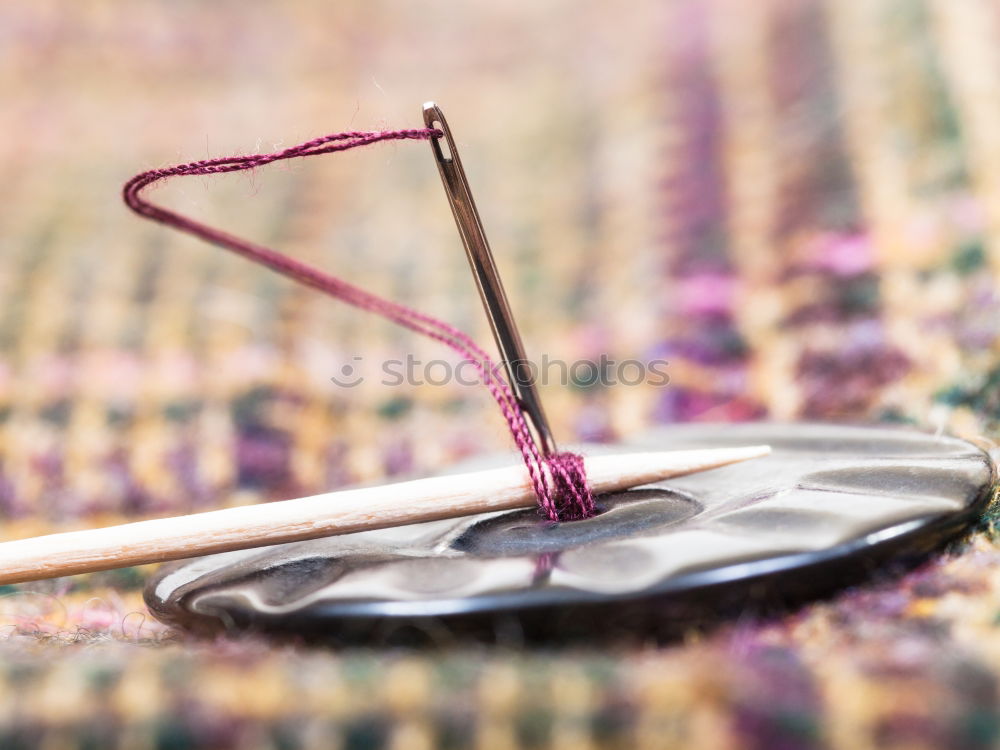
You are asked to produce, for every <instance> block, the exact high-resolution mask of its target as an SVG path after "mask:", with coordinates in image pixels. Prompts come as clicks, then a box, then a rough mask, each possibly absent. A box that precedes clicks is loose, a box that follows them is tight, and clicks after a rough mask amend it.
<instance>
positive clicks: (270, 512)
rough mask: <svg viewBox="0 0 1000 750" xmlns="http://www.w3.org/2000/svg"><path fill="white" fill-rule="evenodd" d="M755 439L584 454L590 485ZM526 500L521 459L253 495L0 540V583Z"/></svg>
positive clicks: (754, 453) (673, 467)
mask: <svg viewBox="0 0 1000 750" xmlns="http://www.w3.org/2000/svg"><path fill="white" fill-rule="evenodd" d="M769 452H770V448H769V447H768V446H766V445H757V446H750V447H740V448H711V449H699V450H685V451H669V452H650V453H625V454H621V453H619V454H608V455H600V456H591V457H587V458H585V459H584V462H585V465H586V469H587V478H588V481H589V482H590V484H591V487H592V488H593V490H594V491H595V493H598V494H604V493H608V492H619V491H621V490H624V489H628V488H629V487H638V486H641V485H645V484H651V483H653V482H659V481H662V480H664V479H669V478H671V477H676V476H681V475H684V474H693V473H695V472H698V471H707V470H709V469H715V468H719V467H721V466H726V465H728V464H732V463H736V462H739V461H746V460H748V459H751V458H759V457H761V456H766V455H767V454H768V453H769ZM534 504H535V498H534V493H533V491H532V488H531V485H530V483H529V482H528V479H527V475H526V472H525V470H524V467H523V466H508V467H504V468H501V469H491V470H487V471H478V472H473V473H469V474H453V475H446V476H437V477H430V478H427V479H416V480H412V481H409V482H399V483H396V484H386V485H380V486H377V487H362V488H358V489H350V490H342V491H338V492H329V493H327V494H324V495H315V496H313V497H302V498H298V499H295V500H282V501H279V502H273V503H264V504H261V505H248V506H243V507H237V508H226V509H223V510H214V511H208V512H205V513H193V514H190V515H186V516H177V517H175V518H160V519H154V520H150V521H137V522H135V523H127V524H122V525H120V526H109V527H106V528H102V529H89V530H85V531H69V532H65V533H61V534H50V535H48V536H41V537H34V538H31V539H20V540H17V541H12V542H4V543H0V583H2V584H7V583H20V582H23V581H32V580H39V579H42V578H55V577H58V576H65V575H74V574H77V573H88V572H93V571H97V570H109V569H112V568H124V567H129V566H131V565H144V564H146V563H154V562H164V561H166V560H178V559H182V558H186V557H196V556H198V555H205V554H211V553H215V552H228V551H231V550H237V549H250V548H253V547H265V546H268V545H272V544H280V543H284V542H296V541H303V540H306V539H317V538H319V537H324V536H334V535H337V534H349V533H352V532H357V531H369V530H373V529H383V528H388V527H392V526H402V525H404V524H411V523H421V522H424V521H436V520H441V519H444V518H455V517H458V516H466V515H471V514H474V513H485V512H491V511H500V510H513V509H517V508H530V507H533V505H534Z"/></svg>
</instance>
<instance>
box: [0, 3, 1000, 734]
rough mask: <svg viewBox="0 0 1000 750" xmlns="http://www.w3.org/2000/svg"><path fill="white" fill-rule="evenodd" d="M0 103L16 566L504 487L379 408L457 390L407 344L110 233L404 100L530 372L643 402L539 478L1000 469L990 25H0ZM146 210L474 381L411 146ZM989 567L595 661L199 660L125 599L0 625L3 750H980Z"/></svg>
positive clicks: (459, 312) (360, 19) (21, 592)
mask: <svg viewBox="0 0 1000 750" xmlns="http://www.w3.org/2000/svg"><path fill="white" fill-rule="evenodd" d="M0 91H3V94H4V96H3V106H0V132H2V133H3V135H4V137H3V139H2V140H0V517H2V519H3V520H2V524H0V529H2V532H3V535H4V536H5V537H7V538H14V537H20V536H25V535H30V534H37V533H44V532H48V531H55V530H61V529H68V528H79V527H84V526H92V525H103V524H107V523H113V522H117V521H121V520H124V519H130V518H139V517H149V516H154V515H165V514H174V513H180V512H187V511H191V510H200V509H208V508H214V507H223V506H227V505H238V504H245V503H252V502H264V501H268V500H272V499H279V498H287V497H292V496H295V495H301V494H309V493H315V492H320V491H323V490H326V489H330V488H334V487H337V486H341V485H344V484H346V483H351V482H357V481H371V480H378V479H382V478H385V477H388V476H392V475H401V474H408V473H413V472H431V471H435V470H438V469H441V468H443V467H446V466H448V465H449V464H450V463H452V462H454V461H456V460H459V459H461V458H464V457H467V456H471V455H475V454H479V453H483V452H489V451H498V450H507V449H509V445H508V442H507V441H508V438H507V437H506V434H505V429H504V426H503V423H502V421H501V420H500V419H499V418H498V417H497V415H496V414H495V413H494V408H495V407H494V406H493V405H492V403H491V402H490V400H489V397H488V396H487V395H485V394H484V393H483V392H480V390H479V389H477V388H474V387H469V386H461V385H457V384H448V385H430V384H424V385H406V384H403V385H395V386H387V385H385V384H383V383H382V382H381V380H382V373H381V372H380V368H381V367H383V364H382V363H384V362H387V361H396V360H405V358H406V357H407V356H408V355H412V357H413V358H415V360H419V362H420V363H421V364H420V365H418V366H417V369H416V372H417V374H418V376H419V375H420V374H423V375H424V376H425V377H424V379H425V380H429V379H430V377H426V376H428V375H431V373H430V372H429V371H428V370H427V369H426V365H427V363H429V362H432V361H435V360H441V363H440V364H437V365H435V367H437V368H438V371H440V370H441V369H442V368H445V367H446V366H447V363H451V364H452V365H454V361H453V359H451V358H449V355H448V354H447V353H446V352H445V351H443V350H441V349H440V348H438V347H437V346H436V345H435V344H434V343H433V342H425V341H423V340H420V339H417V338H415V337H413V336H412V335H410V334H408V333H407V332H405V331H400V330H396V329H394V328H392V327H391V326H390V325H389V324H387V323H384V322H382V321H380V320H376V319H372V318H370V317H368V316H365V315H363V314H361V313H359V312H357V311H355V310H353V309H350V308H346V307H344V306H342V305H338V304H337V303H335V302H332V301H330V300H327V299H324V298H322V297H320V296H318V295H316V294H314V293H312V292H309V291H305V290H302V289H300V288H297V287H296V286H294V285H292V284H291V283H288V282H286V281H284V280H282V279H280V278H277V277H276V276H274V275H271V274H269V273H268V272H266V271H263V270H261V269H258V268H256V267H254V266H252V265H250V264H248V263H246V262H243V261H241V260H239V259H237V258H232V257H229V256H227V255H225V254H223V253H222V252H221V251H219V250H216V249H214V248H209V247H206V246H203V245H200V244H198V243H197V242H195V241H194V240H191V239H189V238H186V237H183V236H179V235H177V234H174V233H171V232H169V231H168V230H165V229H163V228H161V227H157V226H152V225H149V224H147V223H144V222H141V221H139V220H138V219H136V218H135V217H134V216H132V215H130V214H129V213H128V212H127V211H126V209H125V208H124V207H123V206H122V205H121V202H120V199H119V190H120V187H121V185H122V183H123V182H124V181H125V180H126V179H128V178H129V177H130V176H131V175H132V174H134V173H136V172H138V171H141V170H144V169H147V168H151V167H156V166H164V165H167V164H172V163H175V162H180V161H187V160H194V159H200V158H206V157H211V156H222V155H226V154H230V153H237V152H239V153H252V152H256V151H265V150H266V151H270V150H274V149H275V148H280V147H281V146H282V145H286V146H287V145H291V144H293V143H297V142H300V141H303V140H306V139H308V138H310V137H314V136H317V135H321V134H324V133H327V132H332V131H338V130H344V129H348V128H356V129H371V128H378V127H383V126H384V127H390V128H397V127H418V126H420V124H421V119H420V105H421V103H422V102H423V101H424V100H426V99H431V98H433V99H435V100H437V101H438V102H439V103H440V104H441V105H442V107H443V108H444V110H445V112H446V113H447V115H448V117H449V121H450V123H451V125H452V127H453V129H454V130H455V133H456V136H457V138H458V140H459V147H460V148H461V149H462V156H463V160H464V162H465V166H466V169H467V171H468V172H469V176H470V179H471V181H472V183H473V186H474V188H475V191H476V194H477V199H478V201H479V204H480V210H481V212H482V214H483V219H484V222H485V224H486V227H487V230H488V232H489V234H490V238H491V242H492V244H493V247H494V250H495V252H496V254H497V256H498V262H499V264H500V266H501V271H502V272H503V274H504V278H505V280H506V284H507V286H508V291H509V293H510V295H511V298H512V300H511V301H512V305H513V307H514V309H515V311H516V313H517V317H518V320H519V322H520V325H521V328H522V331H523V333H524V335H525V338H526V343H527V346H528V349H529V351H530V352H533V353H536V354H538V355H539V356H540V355H541V354H542V353H545V354H546V355H548V356H549V357H550V358H553V359H558V360H561V361H565V362H567V363H573V362H576V361H578V360H585V359H586V360H596V359H599V358H600V356H601V355H602V354H604V355H607V357H609V358H611V359H613V360H615V361H624V360H629V359H637V360H640V361H649V360H651V359H657V358H662V359H666V360H668V361H669V363H670V364H669V368H668V370H669V374H670V379H671V381H670V383H669V385H668V386H666V387H659V386H654V385H649V384H642V385H632V386H624V385H621V386H617V387H602V386H601V385H600V384H598V383H594V382H592V380H591V379H588V378H586V377H577V378H575V379H573V378H570V381H569V382H567V383H560V382H550V383H549V384H548V385H546V386H545V387H544V388H543V398H544V399H545V402H546V406H547V410H548V412H549V415H550V418H551V419H552V421H553V423H554V429H555V431H556V433H557V434H558V435H559V436H561V437H562V438H563V439H564V440H566V441H567V442H568V441H569V440H571V439H576V440H581V441H608V440H614V439H615V437H616V436H619V435H625V434H631V433H634V432H637V431H640V430H642V429H643V428H645V427H647V426H651V425H653V424H658V423H665V422H673V421H687V420H713V421H727V420H744V419H756V418H767V417H771V418H777V419H792V418H811V419H847V420H853V421H873V420H876V421H892V422H907V423H913V424H916V425H919V426H921V427H924V428H928V429H946V430H950V431H952V432H955V433H956V434H959V435H964V436H968V437H973V438H976V439H978V440H983V441H987V442H988V441H990V440H992V439H994V438H995V437H996V435H997V430H998V429H1000V356H998V354H1000V292H998V282H1000V128H998V127H997V123H998V122H1000V7H998V6H997V5H996V3H994V2H992V1H991V0H825V1H823V0H669V1H668V2H652V1H648V2H639V3H632V4H629V5H628V6H627V8H624V9H623V7H622V6H617V7H614V6H612V5H611V4H604V3H597V2H589V1H588V2H573V1H571V0H554V1H553V2H548V3H532V2H527V0H509V1H508V2H505V3H485V2H467V3H460V4H456V3H446V2H444V0H432V1H431V2H427V3H420V4H403V3H396V4H390V3H388V2H383V1H378V2H361V1H360V0H359V1H357V2H340V3H325V2H322V1H321V0H261V1H260V2H256V3H240V2H235V0H229V1H225V2H217V3H211V4H209V3H195V2H179V3H174V2H166V0H135V1H134V2H130V3H127V4H123V3H115V2H111V1H110V0H77V2H74V3H60V2H56V1H55V0H48V1H36V2H31V3H27V2H21V3H18V2H14V3H6V4H3V5H2V6H0ZM157 199H158V200H161V201H163V202H164V203H165V204H168V205H171V206H174V207H177V208H179V209H182V210H184V211H186V212H188V213H192V214H194V215H197V216H199V217H200V218H203V219H206V220H209V221H212V222H214V223H216V224H218V225H219V226H222V227H231V228H233V230H234V231H238V232H240V233H245V234H246V235H247V236H251V237H254V238H257V239H259V240H260V241H262V242H264V243H267V244H270V245H272V246H275V247H279V248H281V249H283V250H285V251H287V252H290V253H293V254H295V255H297V256H298V257H301V258H305V259H308V260H310V261H312V262H314V263H317V264H320V265H322V266H324V267H326V268H329V269H331V270H332V271H334V272H335V273H337V274H338V275H341V276H343V277H345V278H347V279H349V280H351V281H353V282H355V283H358V284H360V285H362V286H365V287H366V288H370V289H372V290H375V291H379V292H381V293H383V294H385V295H388V296H391V297H393V298H394V299H398V300H400V301H403V302H405V303H407V304H409V305H412V306H414V307H416V308H418V309H421V310H427V311H428V312H432V313H434V314H436V315H439V316H441V317H443V318H444V319H446V320H448V321H449V322H452V323H454V324H456V325H458V326H459V327H462V328H463V329H465V330H467V331H468V332H470V333H472V334H473V335H474V336H475V337H476V338H477V339H478V340H479V341H480V342H483V343H488V342H489V332H488V330H487V327H486V323H485V321H484V319H483V317H482V314H481V311H480V309H479V304H478V301H477V299H476V294H475V289H474V286H473V283H472V280H471V278H470V276H469V272H468V269H467V267H466V263H465V259H464V257H463V254H462V251H461V247H460V244H459V241H458V238H457V235H456V234H455V230H454V226H453V223H452V219H451V215H450V213H449V211H448V207H447V204H446V202H445V199H444V196H443V194H442V191H441V187H440V184H439V181H438V175H437V172H436V168H435V165H434V163H433V160H432V158H431V155H430V153H429V149H428V147H427V145H426V144H419V143H400V144H393V145H384V146H376V147H373V148H372V149H367V150H365V151H364V152H358V153H348V154H342V155H331V156H328V157H323V158H320V159H311V160H308V161H306V162H300V163H295V164H287V165H283V166H280V167H274V168H270V169H264V170H260V171H259V172H255V173H252V174H243V175H233V176H228V177H223V178H214V179H211V180H209V179H205V180H200V181H199V180H188V181H179V182H177V183H176V184H175V185H172V186H168V187H166V188H165V189H164V190H163V191H162V192H161V194H159V195H157ZM345 367H346V368H349V369H348V370H345V369H344V368H345ZM345 372H349V373H351V374H352V375H355V374H356V375H360V376H361V380H362V382H360V383H359V384H358V385H356V386H353V387H338V386H337V385H336V384H335V383H334V382H332V380H331V378H334V377H338V375H343V373H345ZM571 374H572V373H571ZM427 436H431V438H432V439H429V438H428V437H427ZM998 544H1000V542H998V541H997V540H996V537H995V535H994V533H993V525H992V521H991V519H990V518H987V519H984V522H983V524H982V526H981V528H979V529H978V530H976V531H975V532H974V533H973V534H972V535H971V536H970V537H969V538H968V539H967V540H965V542H964V543H963V544H961V545H957V546H956V547H954V548H953V549H951V550H949V551H948V552H947V553H945V554H942V555H941V556H939V557H937V558H935V559H933V560H931V561H930V562H928V563H927V564H926V565H924V566H923V567H922V568H921V569H919V570H917V571H915V572H913V573H910V574H908V575H907V576H905V577H903V578H899V579H888V580H885V581H878V582H875V583H872V584H871V585H869V586H865V587H861V588H858V589H854V590H851V591H848V592H846V593H844V594H842V595H841V596H838V597H836V598H834V599H833V600H830V601H824V602H819V603H816V604H814V605H811V606H809V607H806V608H804V609H801V610H797V611H794V612H790V613H787V614H786V615H783V616H780V617H776V618H770V619H766V620H765V619H758V618H755V617H754V616H752V614H750V613H748V614H747V616H746V617H745V618H742V619H740V620H739V621H738V622H728V623H723V624H721V625H720V626H718V627H716V628H713V629H711V630H707V631H705V630H699V631H692V632H691V633H690V635H689V636H688V637H686V638H684V639H682V640H681V641H680V642H676V643H667V644H653V643H650V644H645V645H643V646H642V647H629V648H622V649H620V650H619V651H613V652H611V653H609V652H608V650H607V649H604V648H595V649H593V650H592V651H588V650H586V649H583V650H575V651H573V652H572V653H567V652H564V651H561V650H558V649H555V650H553V649H548V650H544V651H542V650H538V649H533V648H531V647H528V646H525V647H522V648H518V649H513V650H512V649H510V648H499V647H496V648H493V647H490V648H487V647H478V648H477V647H472V646H469V645H468V644H464V645H463V644H454V643H451V642H449V641H448V640H447V639H444V640H443V641H442V642H441V643H440V644H439V645H438V646H437V647H435V648H434V649H432V650H429V651H415V652H396V651H379V650H364V651H360V650H358V651H354V650H349V651H334V650H329V649H323V648H318V647H309V646H305V645H297V646H296V645H290V644H284V645H281V646H271V645H268V644H266V643H263V642H260V641H256V640H251V639H243V638H239V637H232V638H227V639H222V640H220V641H218V642H210V643H209V642H203V641H196V640H193V639H190V638H189V637H186V636H185V635H184V634H183V633H178V632H173V631H170V630H168V629H167V628H165V627H163V626H161V625H159V624H157V623H155V622H153V621H151V620H150V619H149V618H148V616H147V615H146V613H145V610H144V607H143V605H142V603H141V598H140V591H141V587H142V584H143V581H144V580H145V577H146V575H147V574H148V572H149V571H148V570H145V569H133V570H127V571H118V572H110V573H104V574H95V575H91V576H82V577H77V578H73V579H65V580H59V581H54V582H46V583H40V584H30V585H27V584H26V585H21V586H10V587H4V588H3V589H2V590H0V625H2V626H3V628H2V630H0V633H2V634H3V635H2V637H0V657H2V658H0V696H2V700H0V747H3V748H21V747H24V748H28V747H45V748H77V747H79V748H94V747H100V748H114V747H119V748H133V747H136V748H140V747H141V748H212V749H213V750H214V749H217V748H230V747H233V748H234V747H240V748H244V747H245V748H262V749H263V748H266V749H268V750H270V749H272V748H275V749H277V748H280V749H281V750H285V749H286V748H329V747H343V748H383V747H384V748H421V747H434V746H443V747H452V748H465V747H478V748H494V747H496V748H515V747H537V748H569V747H572V748H586V747H593V748H603V747H615V748H617V747H621V748H626V747H627V748H659V747H697V748H768V749H771V750H773V749H777V748H838V749H840V748H843V749H844V750H847V749H850V750H858V749H863V748H874V747H879V748H884V747H899V748H903V747H905V748H963V749H969V748H988V747H995V746H997V745H998V743H1000V702H998V694H997V693H998V682H997V681H998V678H1000V634H998V632H997V622H1000V614H998V613H1000V600H998V598H997V594H998V590H1000V573H998V570H1000V566H998V563H1000V546H998Z"/></svg>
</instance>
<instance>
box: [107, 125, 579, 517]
mask: <svg viewBox="0 0 1000 750" xmlns="http://www.w3.org/2000/svg"><path fill="white" fill-rule="evenodd" d="M441 135H442V133H441V131H439V130H435V129H429V128H420V129H415V130H386V131H371V132H348V133H336V134H333V135H327V136H323V137H322V138H316V139H314V140H311V141H307V142H306V143H302V144H300V145H298V146H292V147H291V148H287V149H284V150H283V151H278V152H276V153H273V154H257V155H253V156H230V157H223V158H219V159H205V160H202V161H195V162H190V163H187V164H179V165H177V166H174V167H167V168H165V169H153V170H150V171H148V172H143V173H141V174H138V175H136V176H135V177H133V178H132V179H131V180H129V181H128V182H127V183H125V186H124V188H123V191H122V194H123V197H124V200H125V203H126V205H128V207H129V208H131V209H132V210H133V211H135V212H136V213H137V214H139V215H140V216H143V217H145V218H147V219H152V220H153V221H158V222H160V223H162V224H166V225H167V226H171V227H173V228H175V229H179V230H181V231H183V232H187V233H188V234H192V235H194V236H196V237H199V238H201V239H203V240H205V241H206V242H209V243H211V244H213V245H218V246H219V247H223V248H225V249H227V250H231V251H232V252H234V253H237V254H238V255H242V256H243V257H244V258H248V259H250V260H252V261H255V262H257V263H260V264H261V265H264V266H266V267H268V268H270V269H271V270H273V271H276V272H278V273H280V274H282V275H284V276H287V277H289V278H292V279H294V280H296V281H298V282H300V283H302V284H305V285H306V286H310V287H312V288H313V289H317V290H319V291H321V292H323V293H325V294H328V295H330V296H331V297H335V298H337V299H340V300H342V301H344V302H346V303H347V304H349V305H353V306H355V307H358V308H360V309H362V310H367V311H369V312H373V313H376V314H377V315H381V316H382V317H384V318H388V319H389V320H391V321H393V322H395V323H397V324H399V325H401V326H404V327H406V328H408V329H410V330H411V331H415V332H417V333H421V334H423V335H425V336H429V337H430V338H432V339H435V340H437V341H440V342H441V343H443V344H445V345H446V346H448V347H450V348H451V349H452V350H454V351H455V352H458V353H459V354H461V355H462V356H464V357H466V358H467V359H469V360H470V361H471V362H472V363H473V365H474V366H475V367H476V369H477V371H478V372H479V374H480V376H481V377H482V380H483V383H484V384H485V385H486V387H487V388H488V389H489V391H490V394H491V395H492V396H493V398H494V400H495V401H496V402H497V405H498V406H499V407H500V411H501V413H502V414H503V417H504V419H505V420H506V421H507V426H508V427H509V428H510V432H511V435H513V437H514V442H515V444H516V445H517V448H518V450H519V451H520V452H521V456H522V457H523V459H524V463H525V466H526V467H527V469H528V475H529V476H530V478H531V484H532V487H533V488H534V490H535V496H536V498H537V500H538V504H539V507H540V508H541V509H542V511H543V512H544V513H545V515H546V516H547V517H548V518H549V519H550V520H552V521H569V520H576V519H580V518H587V517H589V516H592V515H593V514H594V512H595V504H594V498H593V495H592V493H591V490H590V486H589V485H588V483H587V477H586V472H585V470H584V465H583V459H582V458H581V457H580V456H578V455H576V454H574V453H568V452H561V453H557V454H555V455H552V456H548V457H546V456H542V455H541V453H540V451H539V449H538V446H537V445H536V443H535V440H534V438H533V437H532V434H531V432H530V431H529V429H528V425H527V422H526V421H525V418H524V413H523V411H522V409H521V406H520V404H519V403H518V402H517V399H516V398H515V397H514V394H513V392H512V391H511V389H510V386H509V385H508V384H507V382H506V381H505V380H504V378H503V376H502V375H501V374H500V373H499V371H498V368H497V366H496V364H495V363H494V362H493V361H492V359H491V358H490V357H489V355H488V354H487V353H486V352H485V351H483V349H481V348H480V347H479V346H478V345H477V344H476V343H475V342H474V341H473V340H472V339H471V338H469V336H468V335H466V334H465V333H463V332H462V331H460V330H458V329H457V328H454V327H453V326H450V325H448V324H447V323H445V322H443V321H440V320H438V319H436V318H433V317H431V316H429V315H424V314H423V313H420V312H417V311H416V310H413V309H411V308H409V307H406V306H405V305H400V304H397V303H395V302H390V301H389V300H385V299H382V298H381V297H378V296H376V295H374V294H371V293H369V292H366V291H364V290H363V289H360V288H359V287H356V286H354V285H352V284H349V283H347V282H346V281H343V280H341V279H338V278H337V277H335V276H332V275H330V274H328V273H326V272H324V271H321V270H319V269H317V268H314V267H312V266H309V265H307V264H305V263H302V262H300V261H297V260H295V259H294V258H290V257H288V256H287V255H283V254H281V253H279V252H277V251H275V250H272V249H270V248H267V247H264V246H262V245H258V244H255V243H253V242H249V241H247V240H244V239H241V238H239V237H236V236H235V235H232V234H229V233H228V232H224V231H221V230H218V229H214V228H213V227H210V226H207V225H205V224H202V223H200V222H197V221H194V220H193V219H189V218H187V217H186V216H182V215H180V214H178V213H175V212H173V211H169V210H167V209H165V208H161V207H159V206H156V205H154V204H152V203H150V202H149V201H147V200H146V199H145V198H143V197H142V192H143V190H145V189H146V188H147V187H149V186H150V185H152V184H153V183H154V182H158V181H160V180H163V179H167V178H170V177H179V176H187V175H211V174H223V173H226V172H237V171H241V170H246V169H255V168H257V167H262V166H264V165H266V164H270V163H272V162H275V161H281V160H283V159H294V158H298V157H305V156H317V155H319V154H328V153H333V152H335V151H346V150H347V149H351V148H356V147H358V146H368V145H370V144H373V143H378V142H379V141H389V140H428V139H430V138H437V137H440V136H441Z"/></svg>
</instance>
